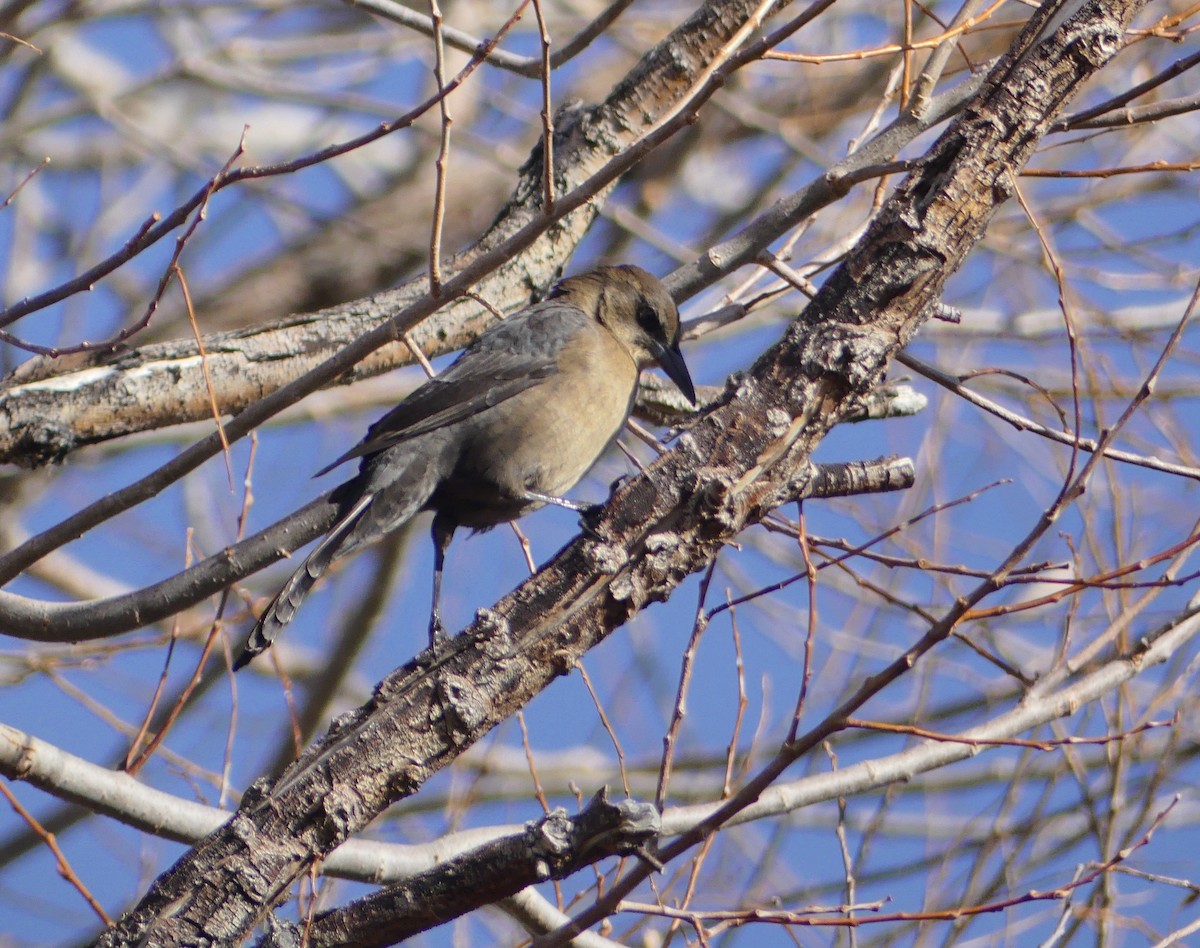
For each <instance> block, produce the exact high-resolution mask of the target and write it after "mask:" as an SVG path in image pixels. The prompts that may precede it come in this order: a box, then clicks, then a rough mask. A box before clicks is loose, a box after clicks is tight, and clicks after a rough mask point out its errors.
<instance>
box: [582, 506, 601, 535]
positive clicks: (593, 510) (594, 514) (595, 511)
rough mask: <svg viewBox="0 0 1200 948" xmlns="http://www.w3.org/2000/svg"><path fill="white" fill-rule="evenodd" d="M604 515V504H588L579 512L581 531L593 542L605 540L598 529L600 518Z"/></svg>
mask: <svg viewBox="0 0 1200 948" xmlns="http://www.w3.org/2000/svg"><path fill="white" fill-rule="evenodd" d="M603 513H604V504H602V503H601V504H586V505H584V506H582V507H581V508H580V510H579V529H580V530H582V531H583V532H584V534H585V535H587V536H588V537H590V538H591V539H593V540H603V539H604V537H602V536H600V534H599V532H597V530H596V527H597V526H599V524H600V516H601V514H603Z"/></svg>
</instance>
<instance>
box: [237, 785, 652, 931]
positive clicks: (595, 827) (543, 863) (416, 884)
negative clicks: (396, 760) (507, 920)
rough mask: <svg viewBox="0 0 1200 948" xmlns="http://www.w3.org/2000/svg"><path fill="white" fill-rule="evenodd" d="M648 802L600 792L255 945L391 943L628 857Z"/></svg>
mask: <svg viewBox="0 0 1200 948" xmlns="http://www.w3.org/2000/svg"><path fill="white" fill-rule="evenodd" d="M661 822H662V821H661V819H660V817H659V815H658V811H657V810H656V809H655V808H654V807H653V805H651V804H649V803H635V802H633V801H632V800H622V801H620V802H618V803H610V802H609V801H608V799H607V796H606V794H605V792H604V791H600V792H599V793H597V794H596V795H595V796H594V797H592V799H591V801H590V802H589V803H588V804H587V806H585V807H584V809H583V810H582V811H581V812H580V813H579V815H578V816H575V817H569V816H567V812H566V810H563V809H561V808H559V809H556V810H554V811H553V812H551V813H548V814H547V815H546V816H544V817H542V818H541V819H540V820H531V821H530V822H528V823H526V824H525V829H524V831H523V832H521V833H518V834H516V835H514V836H506V837H503V838H501V839H497V840H494V841H492V842H490V843H485V844H483V845H482V846H480V847H478V848H477V849H473V850H471V852H469V853H466V854H465V855H463V856H461V857H459V858H457V859H450V860H447V861H446V862H444V863H442V864H441V865H439V866H437V867H436V868H433V869H430V870H429V871H428V872H423V873H421V874H420V875H419V876H414V877H413V878H412V879H408V880H406V881H404V882H401V883H397V884H396V885H390V886H386V887H385V888H383V889H380V890H379V891H377V892H374V893H372V894H371V895H369V896H367V897H365V898H362V899H358V900H357V901H355V902H351V903H350V904H349V905H346V906H343V907H342V908H339V909H334V910H333V911H330V912H323V913H321V914H320V915H318V916H316V917H315V918H314V919H312V922H311V924H307V925H295V926H293V925H287V924H284V923H280V922H276V923H275V924H274V925H273V930H272V932H271V934H270V935H268V936H267V937H266V938H264V939H263V940H262V941H260V942H259V948H285V946H290V945H297V946H298V945H308V946H309V948H335V946H341V945H345V946H350V945H353V946H356V948H375V946H380V948H382V946H384V945H394V944H396V943H398V942H400V941H403V940H404V939H405V938H410V937H411V936H413V935H416V934H418V933H419V932H423V931H427V930H428V929H430V928H435V927H437V926H438V925H441V924H443V923H445V922H447V921H449V920H450V919H452V918H456V917H457V916H459V915H462V914H464V913H465V912H468V911H470V910H471V909H474V908H479V907H481V906H484V905H490V904H492V903H494V902H498V901H500V900H501V899H504V898H507V897H509V896H511V895H515V894H516V893H517V892H519V891H520V890H521V889H524V888H525V887H527V886H531V885H534V884H536V883H538V882H546V881H547V880H549V879H564V878H566V877H567V876H568V875H570V874H571V873H573V872H575V871H577V870H579V869H582V868H583V867H584V866H590V865H592V864H593V863H596V862H599V861H600V860H601V859H604V858H606V857H608V856H620V855H628V854H630V853H633V852H635V851H637V849H638V848H639V847H640V846H642V845H644V844H645V843H647V842H648V841H649V840H652V839H653V838H654V837H655V836H656V835H657V834H658V831H659V829H660V828H661Z"/></svg>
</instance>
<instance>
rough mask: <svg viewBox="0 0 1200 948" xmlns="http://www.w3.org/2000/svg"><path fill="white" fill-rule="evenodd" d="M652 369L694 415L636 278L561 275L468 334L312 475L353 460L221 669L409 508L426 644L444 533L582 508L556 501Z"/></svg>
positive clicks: (649, 290)
mask: <svg viewBox="0 0 1200 948" xmlns="http://www.w3.org/2000/svg"><path fill="white" fill-rule="evenodd" d="M652 362H657V363H658V364H659V365H660V366H662V368H663V370H664V371H665V372H666V373H667V375H668V376H669V377H670V378H671V380H672V381H673V382H674V383H675V384H676V385H678V386H679V389H680V390H681V391H682V392H683V394H684V395H686V396H687V398H688V400H689V401H690V402H692V404H695V401H696V393H695V389H694V388H693V386H692V380H691V377H690V376H689V374H688V370H687V366H686V365H685V364H684V361H683V356H682V355H681V354H680V352H679V313H678V311H677V310H676V309H675V303H674V301H672V299H671V297H670V295H669V294H668V293H667V291H666V290H665V289H664V288H663V285H662V284H661V283H659V282H658V280H656V279H655V278H654V277H653V276H651V275H650V274H649V273H647V272H646V271H645V270H642V269H641V268H640V267H633V266H619V267H601V268H599V269H597V270H592V271H590V272H588V273H583V274H580V275H579V276H574V277H569V278H567V279H565V280H562V281H560V282H559V283H558V284H557V285H556V286H555V287H554V289H553V290H552V291H551V292H550V294H549V296H547V297H546V299H545V300H543V301H542V302H540V303H538V304H536V305H534V306H530V307H529V308H527V309H524V310H522V311H521V312H519V313H517V314H515V315H513V316H510V317H509V318H507V319H505V320H503V321H502V322H499V323H497V324H495V325H494V326H492V327H491V328H489V329H488V330H487V331H485V332H484V333H482V334H481V335H480V336H479V338H478V339H476V340H475V341H474V342H473V343H472V344H471V345H470V346H468V347H467V349H466V350H465V351H464V352H463V353H462V355H460V356H459V357H458V359H457V360H455V362H454V364H453V365H451V366H450V367H449V368H448V369H446V371H445V372H443V373H442V374H441V375H439V376H438V377H437V378H434V379H431V380H429V381H428V382H426V383H425V384H424V385H422V386H421V387H420V388H418V389H417V390H416V391H414V392H413V393H412V394H411V395H409V396H408V397H407V398H405V399H404V400H403V401H402V402H400V404H399V405H397V406H396V407H395V408H393V409H392V410H391V411H389V412H388V413H387V414H386V415H384V416H383V417H382V418H380V419H379V420H378V421H377V422H375V424H373V425H371V427H370V428H369V429H368V430H367V435H366V437H365V438H364V439H363V440H362V441H361V442H360V443H359V444H358V445H357V446H355V447H354V448H352V449H351V450H349V451H347V452H346V453H345V454H343V455H342V456H341V457H340V458H338V459H337V460H336V461H334V462H333V463H332V464H330V465H328V466H327V467H325V468H323V469H322V470H320V471H318V472H317V474H318V475H321V474H325V473H327V472H328V471H331V470H332V469H333V468H335V467H337V466H338V465H339V464H342V463H343V462H345V461H349V460H351V459H352V458H362V461H361V463H360V466H359V472H358V475H357V476H356V477H354V478H353V479H352V480H350V481H348V482H347V483H345V484H343V485H342V486H341V487H340V488H338V491H337V492H336V493H335V494H334V498H335V500H336V501H337V502H338V503H339V504H340V505H341V509H340V516H339V518H338V521H337V523H336V524H335V525H334V526H333V528H332V529H331V530H330V531H329V533H328V534H326V536H325V538H324V539H323V540H322V541H321V542H320V543H319V544H318V545H317V547H316V549H314V550H313V551H312V552H311V553H310V554H309V555H308V557H307V558H306V559H305V560H304V562H303V563H302V564H301V565H300V568H299V569H297V570H296V571H295V572H294V573H293V574H292V576H291V578H290V579H288V581H287V582H286V583H284V585H283V589H281V590H280V591H279V594H278V595H277V596H276V597H275V599H274V600H272V602H271V604H270V605H269V606H268V607H267V609H266V611H265V612H263V614H262V616H261V617H260V618H259V620H258V622H257V624H256V625H255V626H254V629H253V630H252V631H251V632H250V636H249V638H248V639H247V641H246V645H245V647H244V649H243V650H242V653H241V655H239V656H238V659H237V661H236V662H234V668H241V667H242V666H243V665H245V664H246V663H247V662H249V661H250V660H251V659H252V658H254V656H255V655H258V654H259V653H260V652H262V651H264V650H265V649H266V648H267V647H268V646H269V645H270V644H271V642H272V640H274V638H275V636H276V635H278V634H279V632H280V631H281V630H282V629H283V627H284V626H285V625H287V624H288V623H289V622H290V621H291V620H292V617H293V616H294V615H295V614H296V610H297V609H298V608H299V607H300V604H301V603H302V602H303V601H304V597H305V596H306V595H308V591H309V590H310V589H311V588H312V587H313V584H314V583H316V581H317V580H318V579H319V578H320V577H321V575H322V574H323V573H324V572H325V570H326V569H328V567H329V564H330V563H331V562H333V560H335V559H338V558H340V557H343V556H347V555H349V554H350V553H353V552H355V551H357V550H359V549H360V548H362V547H363V546H366V545H367V544H368V543H371V542H373V541H375V540H378V539H379V538H380V537H382V536H383V535H384V534H387V533H390V532H391V531H393V530H395V529H397V528H398V527H401V526H403V525H404V524H405V523H407V522H408V521H409V520H410V519H411V518H412V517H413V516H415V515H416V514H417V513H418V512H420V511H422V510H432V511H433V512H434V518H433V542H434V573H433V609H432V612H431V615H430V623H429V635H430V642H431V643H432V642H433V641H434V640H435V639H436V638H437V636H439V635H440V634H442V623H441V615H440V610H439V603H438V600H439V598H440V594H441V585H442V566H443V563H444V562H445V556H446V548H447V547H448V546H449V545H450V539H451V537H453V535H454V531H455V530H456V529H457V528H458V527H471V528H472V529H474V530H487V529H488V528H490V527H494V526H496V525H497V524H500V523H505V522H507V521H509V520H515V519H516V518H517V517H520V516H522V515H523V514H526V513H529V512H530V511H532V510H536V509H537V508H539V507H541V506H543V505H545V504H558V505H559V506H562V507H567V508H569V509H571V510H577V511H586V510H587V509H589V505H586V504H580V503H576V502H574V501H571V500H566V499H564V498H563V497H562V496H561V495H562V494H563V493H564V492H566V491H568V490H570V488H571V487H573V486H574V485H575V483H576V482H577V481H578V480H579V479H580V478H581V477H582V476H583V475H584V474H585V473H586V472H587V470H588V468H590V467H591V466H592V464H593V463H594V462H595V461H596V459H597V458H598V457H599V456H600V454H601V453H602V452H603V451H604V449H605V448H606V447H607V446H608V445H609V443H610V442H611V441H612V440H613V439H614V438H615V437H616V436H617V432H618V431H619V430H620V429H621V426H622V425H623V424H624V423H625V420H626V419H627V418H628V417H629V411H630V409H631V408H632V407H633V399H634V395H635V394H636V392H637V381H638V374H639V372H640V370H641V369H642V368H644V367H645V366H647V365H649V364H650V363H652Z"/></svg>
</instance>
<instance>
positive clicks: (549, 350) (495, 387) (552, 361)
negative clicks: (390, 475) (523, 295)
mask: <svg viewBox="0 0 1200 948" xmlns="http://www.w3.org/2000/svg"><path fill="white" fill-rule="evenodd" d="M589 319H590V317H589V316H588V315H587V314H586V313H584V312H583V311H582V310H580V309H579V308H578V307H575V306H571V305H569V304H564V303H563V302H562V301H561V300H547V301H546V302H544V303H539V304H538V305H536V306H533V307H530V308H529V309H527V310H524V311H522V312H521V313H518V314H517V315H516V316H512V317H510V318H509V319H506V320H505V321H504V322H502V323H497V324H496V325H495V326H492V327H491V328H490V329H488V330H487V332H485V333H483V334H482V335H481V336H479V338H478V339H476V340H475V341H474V342H473V343H472V344H471V345H470V346H468V347H467V348H466V349H465V350H464V351H463V354H462V355H461V356H459V357H458V359H456V360H455V362H454V364H453V365H451V366H450V367H449V368H447V369H446V371H445V372H443V373H442V374H441V375H439V376H438V377H437V378H435V379H430V380H429V381H428V382H426V383H425V384H424V385H422V386H421V387H420V388H418V389H417V390H416V391H415V392H413V393H412V394H411V395H409V396H408V398H406V399H404V401H402V402H401V403H400V404H399V405H397V406H396V407H395V408H393V409H392V410H391V411H389V412H388V413H387V414H386V415H384V416H383V417H382V418H380V419H379V420H378V421H376V422H375V423H374V424H373V425H371V427H370V428H368V429H367V435H366V437H365V438H363V440H362V441H360V442H359V443H358V444H357V445H355V446H354V447H353V448H351V449H350V450H349V451H347V452H346V453H345V454H343V455H342V456H341V457H339V458H338V459H337V460H336V461H334V462H333V463H332V464H328V465H326V466H325V467H323V468H321V470H319V471H318V472H317V473H316V475H315V476H317V477H319V476H320V475H322V474H326V473H328V472H329V471H331V470H333V469H334V468H335V467H337V466H338V465H339V464H343V463H345V462H346V461H350V460H352V459H354V458H360V457H366V456H367V455H371V454H377V453H378V452H380V451H384V450H386V449H387V448H390V447H392V446H394V445H397V444H400V443H401V442H402V441H407V440H409V439H410V438H415V437H417V436H418V435H422V434H427V433H428V432H430V431H434V430H436V429H438V428H444V427H446V426H447V425H452V424H455V423H456V422H459V421H462V420H464V419H466V418H470V417H472V416H473V415H477V414H479V413H480V412H481V411H485V410H486V409H488V408H493V407H494V406H496V405H499V404H500V403H501V402H504V401H507V400H508V399H510V398H512V397H513V396H514V395H519V394H520V393H521V392H524V391H526V390H527V389H530V388H533V387H534V386H535V385H537V384H538V383H539V382H541V381H543V380H544V379H546V378H547V377H548V376H550V375H552V374H553V373H554V372H555V370H556V369H557V367H558V356H559V353H560V352H561V351H562V348H563V346H564V345H565V344H566V342H567V340H568V339H570V338H571V337H572V336H573V335H574V333H575V331H577V330H578V329H579V328H580V327H581V326H582V325H583V324H585V323H586V322H587V321H588V320H589Z"/></svg>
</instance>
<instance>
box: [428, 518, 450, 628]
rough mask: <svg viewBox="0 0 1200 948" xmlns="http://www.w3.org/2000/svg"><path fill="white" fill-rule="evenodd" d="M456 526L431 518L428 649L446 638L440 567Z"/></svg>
mask: <svg viewBox="0 0 1200 948" xmlns="http://www.w3.org/2000/svg"><path fill="white" fill-rule="evenodd" d="M456 526H457V524H455V523H454V521H453V520H451V519H449V518H447V517H443V516H442V515H441V514H440V513H439V514H438V515H437V516H435V517H434V518H433V530H432V533H433V607H432V608H431V609H430V611H429V647H430V648H436V647H437V644H438V640H439V639H444V638H445V637H446V629H445V627H444V626H443V625H442V607H441V601H442V567H443V566H444V565H445V564H446V549H447V547H449V546H450V540H451V539H452V538H453V537H454V530H455V528H456Z"/></svg>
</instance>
